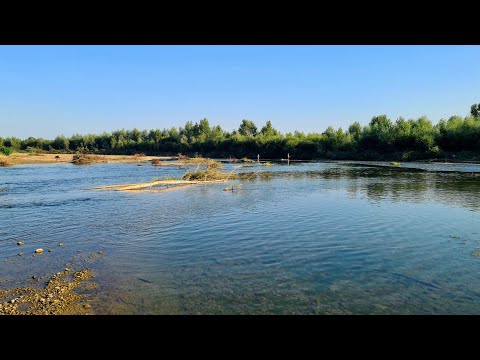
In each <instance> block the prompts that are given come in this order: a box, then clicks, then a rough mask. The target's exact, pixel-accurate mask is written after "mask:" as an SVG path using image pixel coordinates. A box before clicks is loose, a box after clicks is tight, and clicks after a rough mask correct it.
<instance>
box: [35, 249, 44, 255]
mask: <svg viewBox="0 0 480 360" xmlns="http://www.w3.org/2000/svg"><path fill="white" fill-rule="evenodd" d="M35 253H36V254H41V253H43V249H37V250H35Z"/></svg>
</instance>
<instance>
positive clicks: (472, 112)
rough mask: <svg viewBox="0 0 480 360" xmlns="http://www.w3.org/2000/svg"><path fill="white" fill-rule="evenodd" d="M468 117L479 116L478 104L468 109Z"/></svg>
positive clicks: (479, 105)
mask: <svg viewBox="0 0 480 360" xmlns="http://www.w3.org/2000/svg"><path fill="white" fill-rule="evenodd" d="M470 115H472V116H473V117H479V116H480V104H473V105H472V106H471V107H470Z"/></svg>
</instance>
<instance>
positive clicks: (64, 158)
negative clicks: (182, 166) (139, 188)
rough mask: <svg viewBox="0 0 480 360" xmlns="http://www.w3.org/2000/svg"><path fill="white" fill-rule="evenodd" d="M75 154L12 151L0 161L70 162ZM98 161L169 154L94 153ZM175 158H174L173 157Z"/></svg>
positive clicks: (129, 160)
mask: <svg viewBox="0 0 480 360" xmlns="http://www.w3.org/2000/svg"><path fill="white" fill-rule="evenodd" d="M74 155H75V154H30V153H13V154H11V155H9V156H5V155H0V163H1V162H5V163H6V164H7V165H19V164H56V163H70V162H72V160H73V156H74ZM95 157H96V158H97V159H98V161H99V162H106V163H113V162H120V163H137V162H147V161H151V160H154V159H159V160H170V159H173V158H172V157H170V156H164V157H162V156H138V155H95ZM175 159H176V158H175Z"/></svg>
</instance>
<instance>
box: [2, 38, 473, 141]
mask: <svg viewBox="0 0 480 360" xmlns="http://www.w3.org/2000/svg"><path fill="white" fill-rule="evenodd" d="M479 64H480V46H0V136H2V137H6V136H17V137H21V138H26V137H28V136H34V137H45V138H53V137H55V136H56V135H58V134H64V135H66V136H70V135H72V134H74V133H77V132H78V133H99V132H102V131H108V132H109V131H112V130H116V129H121V128H126V129H132V128H134V127H137V128H139V129H152V128H164V127H171V126H183V125H184V124H185V122H186V121H188V120H192V121H198V120H200V119H202V118H204V117H206V118H208V119H209V120H210V124H212V125H216V124H220V125H221V126H222V127H223V128H224V129H226V130H229V131H230V130H232V129H234V128H237V127H238V125H239V124H240V122H241V120H242V119H250V120H253V121H254V122H255V123H256V124H257V126H261V125H263V124H264V123H265V122H266V121H267V120H271V121H272V123H273V125H274V127H275V128H277V129H279V130H280V131H282V132H288V131H293V130H296V129H297V130H301V131H305V132H322V131H324V130H325V129H326V128H327V126H329V125H332V126H334V127H340V126H341V127H343V128H346V127H347V126H348V125H349V124H351V123H352V122H354V121H359V122H360V123H361V124H366V123H368V122H369V120H370V119H371V117H372V116H375V115H379V114H386V115H387V116H389V117H390V118H392V119H393V120H395V119H396V118H397V117H399V116H404V117H406V118H411V117H413V118H417V117H420V116H423V115H426V116H428V117H429V118H430V119H431V120H432V121H433V122H437V121H438V120H439V119H441V118H447V117H449V116H451V115H455V114H458V115H462V116H465V115H467V114H468V112H469V109H470V105H471V104H473V103H478V102H480V70H479Z"/></svg>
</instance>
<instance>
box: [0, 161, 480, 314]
mask: <svg viewBox="0 0 480 360" xmlns="http://www.w3.org/2000/svg"><path fill="white" fill-rule="evenodd" d="M408 165H412V166H417V167H418V166H420V167H421V168H423V169H426V170H429V171H413V170H412V171H409V170H398V169H388V168H374V167H369V166H365V165H361V166H358V165H357V166H352V165H348V164H344V163H305V164H299V163H295V164H291V165H290V166H287V165H286V164H276V165H274V166H273V167H270V168H265V167H259V168H255V167H253V168H245V169H243V171H252V170H253V171H257V170H260V171H268V172H269V173H270V176H267V177H263V178H257V179H255V180H252V181H242V182H241V183H242V187H241V190H240V191H235V192H231V191H223V188H224V187H225V186H226V185H225V184H213V185H212V184H211V185H201V186H195V187H190V188H187V189H182V190H176V191H171V192H165V193H122V192H116V191H90V190H85V189H86V188H89V187H94V186H102V185H111V184H121V183H133V182H145V181H149V180H151V179H152V178H155V177H162V176H176V177H178V176H180V175H181V174H182V173H183V172H184V170H183V169H178V168H176V167H153V166H137V165H136V164H94V165H88V166H75V165H71V164H52V165H20V166H15V167H9V168H2V169H0V189H3V191H1V192H0V287H12V286H17V285H25V284H30V283H31V282H32V280H31V276H32V275H37V276H44V275H45V276H48V275H49V274H53V273H55V272H57V271H60V270H61V269H62V268H63V266H64V264H67V263H71V262H72V259H73V258H74V259H75V261H77V263H78V266H80V265H82V266H83V265H85V266H89V267H91V268H92V269H93V270H94V272H95V274H96V276H97V277H96V279H95V281H96V283H97V284H98V286H97V288H96V289H94V290H91V293H89V294H88V296H89V297H90V299H91V301H92V306H93V311H94V312H96V313H102V314H382V313H387V314H478V313H480V309H479V306H478V303H479V301H480V277H479V276H478V274H479V273H480V257H477V256H475V255H476V254H477V252H478V251H479V250H480V222H479V220H480V218H479V210H478V209H479V206H480V167H479V166H477V165H465V166H464V165H461V166H456V167H455V168H452V167H450V168H448V169H449V170H455V171H453V172H448V173H447V172H437V171H435V170H439V166H440V167H441V165H428V164H420V165H419V164H403V163H402V166H408ZM231 166H233V165H226V170H228V169H229V167H231ZM445 166H447V165H444V167H445ZM440 170H444V169H442V168H440ZM234 183H238V182H234ZM17 241H23V242H25V245H24V246H23V247H21V248H19V247H18V246H17V245H16V243H17ZM59 242H62V243H63V244H64V246H63V247H58V243H59ZM38 247H42V248H43V249H53V252H52V253H44V254H42V255H41V256H32V253H33V251H34V250H35V249H36V248H38ZM20 251H21V252H23V253H25V256H24V257H18V256H17V254H18V252H20ZM99 251H103V252H104V254H105V255H104V256H99V257H97V258H96V259H89V254H91V253H98V252H99ZM83 260H85V261H83Z"/></svg>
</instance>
